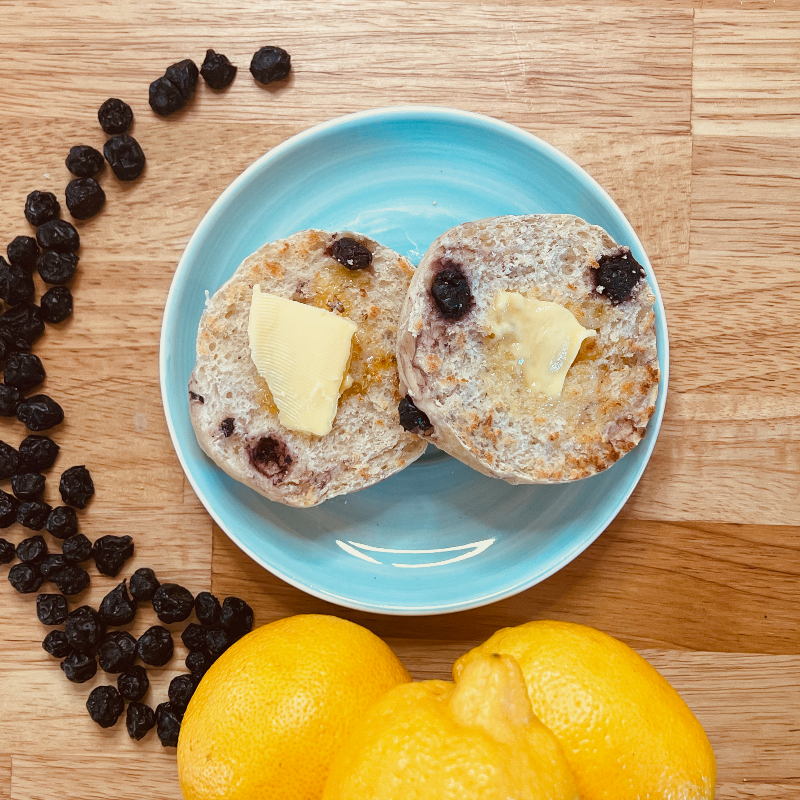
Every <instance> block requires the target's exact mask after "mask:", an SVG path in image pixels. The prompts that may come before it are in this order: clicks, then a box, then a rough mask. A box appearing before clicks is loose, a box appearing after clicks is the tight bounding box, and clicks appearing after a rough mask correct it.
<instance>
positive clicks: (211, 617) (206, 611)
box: [190, 592, 222, 649]
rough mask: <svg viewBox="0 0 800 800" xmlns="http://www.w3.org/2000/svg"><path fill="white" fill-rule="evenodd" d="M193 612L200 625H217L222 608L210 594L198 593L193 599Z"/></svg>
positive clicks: (220, 619)
mask: <svg viewBox="0 0 800 800" xmlns="http://www.w3.org/2000/svg"><path fill="white" fill-rule="evenodd" d="M194 611H195V614H197V619H198V620H199V622H200V623H201V624H202V625H208V626H211V625H219V624H220V622H221V621H222V616H221V615H222V606H221V605H220V604H219V600H217V598H216V597H214V595H213V594H211V592H200V594H198V595H197V597H195V599H194ZM190 649H191V648H190Z"/></svg>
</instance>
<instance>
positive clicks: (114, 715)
mask: <svg viewBox="0 0 800 800" xmlns="http://www.w3.org/2000/svg"><path fill="white" fill-rule="evenodd" d="M124 705H125V704H124V703H123V701H122V698H121V697H120V694H119V692H118V691H117V690H116V689H115V688H114V687H113V686H96V687H95V688H94V689H92V691H91V692H90V694H89V699H88V700H87V701H86V709H87V710H88V712H89V716H90V717H91V718H92V719H93V720H94V721H95V722H96V723H97V724H98V725H99V726H100V727H101V728H110V727H112V725H116V723H117V720H118V719H119V717H120V714H122V709H123V707H124Z"/></svg>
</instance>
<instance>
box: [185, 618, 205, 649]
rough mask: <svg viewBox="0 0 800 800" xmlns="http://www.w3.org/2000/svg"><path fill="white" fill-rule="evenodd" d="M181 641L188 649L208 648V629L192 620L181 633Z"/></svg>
mask: <svg viewBox="0 0 800 800" xmlns="http://www.w3.org/2000/svg"><path fill="white" fill-rule="evenodd" d="M181 641H182V642H183V644H184V646H185V647H186V649H187V650H189V651H192V650H205V649H206V629H205V628H204V627H203V626H202V625H198V624H197V623H195V622H190V623H189V624H188V625H187V626H186V630H184V632H183V633H182V634H181Z"/></svg>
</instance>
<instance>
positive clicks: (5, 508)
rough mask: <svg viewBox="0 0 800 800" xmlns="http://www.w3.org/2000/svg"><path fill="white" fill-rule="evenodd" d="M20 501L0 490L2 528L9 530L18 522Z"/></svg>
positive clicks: (0, 521) (0, 522) (0, 523)
mask: <svg viewBox="0 0 800 800" xmlns="http://www.w3.org/2000/svg"><path fill="white" fill-rule="evenodd" d="M18 510H19V500H17V498H16V497H14V495H13V494H8V493H7V492H4V491H3V490H2V489H0V528H7V527H8V526H9V525H13V524H14V523H15V522H16V521H17V511H18Z"/></svg>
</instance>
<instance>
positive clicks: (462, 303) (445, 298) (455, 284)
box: [431, 261, 473, 320]
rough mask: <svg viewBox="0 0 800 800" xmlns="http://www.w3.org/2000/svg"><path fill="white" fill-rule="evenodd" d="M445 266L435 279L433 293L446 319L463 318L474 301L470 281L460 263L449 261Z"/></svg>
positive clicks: (432, 286)
mask: <svg viewBox="0 0 800 800" xmlns="http://www.w3.org/2000/svg"><path fill="white" fill-rule="evenodd" d="M443 266H444V269H443V270H441V271H440V272H439V273H438V274H437V275H436V277H435V278H434V279H433V284H432V285H431V295H432V296H433V299H434V301H435V303H436V306H437V308H438V309H439V311H441V313H442V316H443V317H445V319H449V320H457V319H461V317H463V316H464V314H466V313H467V311H469V308H470V305H472V302H473V301H472V292H471V290H470V288H469V282H468V281H467V278H466V276H465V275H464V273H463V272H462V270H461V267H460V266H459V265H458V264H455V263H453V262H451V261H447V262H443Z"/></svg>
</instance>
